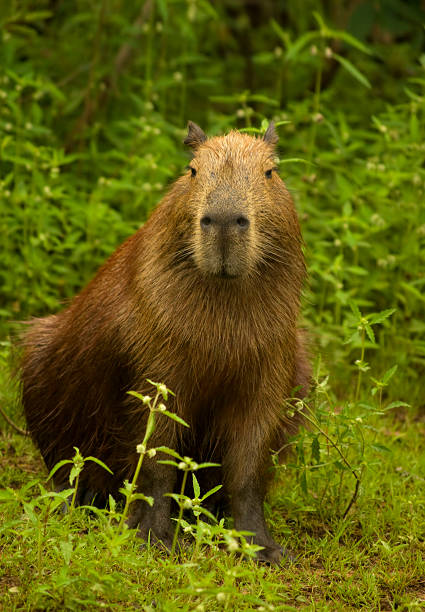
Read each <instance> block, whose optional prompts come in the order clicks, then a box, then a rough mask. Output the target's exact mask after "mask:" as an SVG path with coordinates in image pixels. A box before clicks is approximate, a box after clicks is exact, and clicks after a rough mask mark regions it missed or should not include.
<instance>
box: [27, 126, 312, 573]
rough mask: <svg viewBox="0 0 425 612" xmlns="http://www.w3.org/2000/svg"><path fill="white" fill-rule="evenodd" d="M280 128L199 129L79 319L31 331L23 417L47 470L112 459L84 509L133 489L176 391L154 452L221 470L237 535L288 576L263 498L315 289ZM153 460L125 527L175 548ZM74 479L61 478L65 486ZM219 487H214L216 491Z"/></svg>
mask: <svg viewBox="0 0 425 612" xmlns="http://www.w3.org/2000/svg"><path fill="white" fill-rule="evenodd" d="M276 140H277V137H276V134H275V131H274V127H273V125H271V126H270V127H269V129H268V130H267V132H266V134H265V136H264V138H255V137H252V136H248V135H244V134H240V133H237V132H231V133H229V134H228V135H226V136H221V137H215V138H211V139H207V138H206V136H205V135H204V133H203V132H202V130H201V129H200V128H199V127H198V126H196V125H195V124H193V123H189V133H188V137H187V139H186V141H185V142H186V144H189V145H190V146H191V147H192V148H193V150H194V156H193V159H192V161H191V163H190V166H189V168H188V171H187V172H186V173H185V174H184V175H183V176H182V177H181V178H179V179H178V180H177V181H176V183H175V184H174V185H173V186H172V188H171V189H170V191H169V192H168V194H167V195H166V196H165V197H164V199H163V200H162V201H161V202H160V203H159V204H158V206H157V208H156V209H155V211H154V212H153V213H152V215H151V216H150V218H149V220H148V221H147V223H146V224H145V225H144V227H143V228H142V229H140V230H139V231H138V232H137V233H136V234H134V235H133V236H132V237H131V238H129V239H128V240H127V241H126V242H125V243H124V244H122V245H121V246H120V247H119V248H118V249H117V251H116V252H115V253H114V254H113V255H112V256H111V257H110V258H109V259H108V261H107V262H106V263H105V264H104V265H103V266H102V268H100V270H99V271H98V273H97V274H96V276H95V278H94V279H93V280H92V281H91V282H90V283H89V285H88V286H87V287H86V288H85V289H84V290H83V291H82V292H81V293H80V294H79V295H78V296H76V297H75V298H74V300H73V301H72V302H71V304H70V306H69V307H68V308H66V309H65V310H63V311H62V312H60V313H59V314H56V315H52V316H50V317H47V318H45V319H36V320H34V321H33V322H32V323H31V324H30V329H29V331H28V332H27V333H26V336H25V338H24V346H25V352H24V359H23V365H22V383H23V404H24V409H25V414H26V418H27V422H28V427H29V430H30V431H31V434H32V436H33V439H34V440H35V442H36V443H37V445H38V447H39V448H40V451H41V453H42V455H43V457H44V460H45V462H46V465H47V467H48V468H49V469H51V468H52V467H53V466H54V465H55V463H57V462H58V461H59V460H61V459H69V458H71V457H72V456H73V454H74V450H73V447H78V448H79V449H80V451H81V453H82V454H83V455H85V456H87V455H92V456H95V457H97V458H99V459H101V460H102V461H104V462H105V463H106V464H107V465H108V466H109V468H110V469H111V470H112V471H113V476H111V475H110V474H109V473H108V472H106V471H105V470H102V469H101V468H100V467H98V466H96V465H95V464H87V467H85V468H84V470H83V472H82V475H81V483H80V488H79V501H80V503H83V502H85V501H91V500H92V498H93V497H94V496H97V499H98V500H100V501H102V500H103V499H105V498H106V496H107V495H108V494H109V493H112V494H115V493H116V492H117V490H118V487H119V486H121V485H122V481H123V480H124V479H125V478H130V477H131V476H132V474H133V471H134V466H135V463H136V461H137V454H136V446H137V444H138V443H140V442H141V441H142V439H143V436H144V431H145V426H146V419H147V414H146V410H147V409H146V407H145V406H144V405H143V403H142V402H140V401H139V400H136V399H135V398H134V397H132V396H130V395H128V393H127V391H130V390H137V391H140V392H142V393H145V394H146V393H149V391H150V388H149V383H148V382H147V379H151V380H155V381H158V382H164V383H165V384H166V385H167V386H168V387H169V388H170V389H172V390H173V391H174V392H175V397H173V398H172V399H171V400H170V402H171V403H170V402H169V408H170V409H171V410H173V411H175V412H176V413H177V414H179V415H180V416H182V417H183V418H184V419H185V420H186V421H187V422H188V423H189V424H190V429H189V430H187V431H186V430H185V431H182V429H183V428H181V427H179V426H178V425H176V423H175V422H174V421H171V420H170V419H167V417H163V418H162V419H160V422H158V427H157V429H156V431H155V433H154V436H153V438H152V439H151V444H152V446H159V445H166V446H168V447H172V448H175V449H176V450H177V451H179V452H180V453H181V454H183V455H190V456H193V457H194V458H195V459H196V460H200V461H214V462H218V463H220V464H221V469H220V470H218V469H217V470H216V473H214V471H211V473H210V474H209V476H208V479H209V480H210V483H208V485H206V486H212V484H218V483H219V482H222V483H223V484H224V491H225V494H226V496H227V497H228V498H229V499H230V504H231V509H232V514H233V517H234V519H235V526H236V528H237V529H240V530H247V531H252V532H254V533H255V534H256V537H255V541H256V542H257V543H258V544H260V545H261V546H263V547H264V550H263V551H261V552H260V553H259V558H260V559H263V560H266V561H268V562H278V561H279V559H280V557H281V548H280V547H279V546H278V545H277V544H276V543H275V542H274V541H273V540H272V538H271V536H270V535H269V533H268V530H267V527H266V525H265V522H264V516H263V508H262V504H263V500H264V496H265V492H266V483H267V481H268V476H267V474H268V472H269V469H268V468H269V456H270V449H275V450H277V449H278V448H280V447H281V446H282V445H283V443H284V440H285V438H286V437H287V435H288V434H289V433H291V432H292V431H294V429H296V423H295V422H291V421H290V420H288V419H287V418H286V417H285V410H284V402H285V400H286V399H287V398H289V397H290V396H291V391H292V389H293V388H294V387H297V388H298V391H297V393H298V395H300V394H303V393H305V392H306V390H307V386H308V376H309V366H308V362H307V359H306V357H305V349H304V346H303V340H302V335H301V334H300V333H299V332H298V331H297V327H296V322H297V317H298V312H299V303H300V295H301V290H302V284H303V280H304V276H305V267H304V260H303V255H302V248H301V246H302V243H301V235H300V230H299V225H298V220H297V216H296V212H295V209H294V206H293V203H292V200H291V197H290V195H289V193H288V191H287V189H286V188H285V185H284V183H283V182H282V180H281V179H280V177H279V176H278V174H277V171H276V168H275V161H274V156H275V152H274V145H275V142H276ZM157 458H158V456H157V457H155V458H151V459H146V461H145V463H144V464H143V471H142V474H141V490H142V491H143V493H144V494H145V495H152V496H153V497H154V499H155V503H154V506H153V507H152V508H150V507H149V506H148V505H147V504H146V503H145V502H142V501H139V502H135V503H134V504H133V508H132V515H131V518H130V525H131V526H136V525H140V533H141V535H142V536H143V537H147V536H148V534H149V532H151V537H152V538H153V539H154V540H159V541H161V542H163V543H164V544H165V545H166V546H167V545H169V543H170V540H171V534H172V529H173V526H172V522H171V521H170V512H171V508H170V503H171V502H170V498H169V497H165V496H164V494H165V493H169V492H171V491H172V490H173V488H174V485H175V480H176V472H175V470H174V468H172V467H170V466H168V465H163V464H159V463H157V462H156V459H157ZM66 478H67V474H66V472H65V471H62V472H58V475H57V477H56V480H55V484H56V486H57V487H63V486H66V484H67V482H66ZM211 483H212V484H211Z"/></svg>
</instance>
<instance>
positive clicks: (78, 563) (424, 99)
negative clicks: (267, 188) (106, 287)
mask: <svg viewBox="0 0 425 612" xmlns="http://www.w3.org/2000/svg"><path fill="white" fill-rule="evenodd" d="M263 4H264V6H263ZM281 4H282V5H285V4H286V5H288V6H286V7H284V8H283V7H280V5H281ZM420 6H421V3H420V2H419V0H418V1H415V0H411V1H410V2H404V1H402V0H391V2H390V1H388V2H385V3H375V2H368V1H363V2H354V1H349V0H346V1H345V2H334V3H332V2H313V0H305V1H304V2H301V3H299V2H288V3H259V5H258V6H257V5H256V4H255V3H253V4H252V3H246V5H245V4H244V3H233V2H230V0H226V1H224V2H221V3H218V2H217V3H212V2H211V3H209V2H208V1H207V0H190V1H189V0H187V1H184V0H157V1H155V0H146V2H142V3H140V4H139V3H132V2H124V0H101V1H100V2H97V3H93V2H89V1H88V0H78V2H76V3H67V2H56V1H54V0H38V1H35V0H10V1H8V2H3V3H1V7H0V36H1V43H0V102H1V103H0V235H1V236H2V240H1V245H2V247H1V257H0V295H1V301H0V406H1V407H2V408H3V409H4V410H5V411H6V412H7V413H8V414H9V416H11V417H12V418H13V419H14V420H15V421H16V423H19V424H20V425H21V426H22V427H24V424H23V420H22V415H21V410H20V406H19V392H18V385H17V383H16V381H15V380H14V379H13V378H12V379H11V377H10V373H11V372H12V371H13V370H14V367H15V363H16V358H17V352H18V351H17V349H16V348H15V347H16V344H17V343H16V330H17V329H18V326H17V324H16V323H15V322H16V321H19V320H23V319H25V318H28V317H29V316H42V315H46V314H48V313H52V312H55V311H56V310H58V309H59V308H60V307H61V304H62V303H63V301H64V300H66V299H68V298H70V297H72V296H73V295H74V294H75V293H77V292H78V291H79V290H80V289H81V288H82V287H83V286H84V284H85V283H86V282H87V281H88V280H89V279H90V278H91V276H92V275H93V273H94V272H95V270H96V269H97V267H98V266H99V265H100V263H101V262H102V261H104V259H105V258H106V257H107V256H108V255H109V254H110V253H111V252H112V251H113V250H114V248H115V247H116V246H117V245H118V244H120V242H121V241H122V240H123V239H124V238H125V237H126V236H128V235H130V234H131V233H132V232H133V231H134V230H135V229H136V228H137V227H139V225H140V224H141V223H143V222H144V221H145V219H146V218H147V215H148V214H149V212H150V210H152V208H153V206H154V205H155V203H156V202H158V201H159V199H160V198H161V197H162V195H163V194H164V193H165V191H166V189H167V184H169V183H170V182H171V181H172V180H173V179H174V178H175V177H176V176H178V175H179V173H180V172H181V171H182V170H183V168H184V167H185V166H186V164H187V160H188V155H189V153H188V152H187V151H185V150H184V147H183V145H182V144H181V141H182V140H183V138H184V135H185V124H186V122H187V120H188V119H192V120H194V121H196V122H198V123H199V124H200V125H201V126H202V127H203V129H205V131H206V132H207V133H209V134H215V133H220V132H223V131H226V130H228V129H231V128H235V127H236V128H239V129H250V130H253V131H255V130H261V129H264V127H265V125H266V124H267V121H268V120H270V119H272V118H273V119H274V120H275V121H276V122H277V123H278V125H279V127H278V130H279V134H280V145H279V146H280V149H279V151H280V173H281V176H282V177H283V178H284V180H285V182H286V183H287V185H288V187H289V189H290V190H291V192H292V194H293V197H294V200H295V203H296V206H297V209H298V211H299V215H300V219H301V223H302V227H303V234H304V239H305V243H306V254H307V259H308V268H309V277H310V280H309V286H308V288H307V290H306V295H305V300H304V308H303V315H304V321H303V324H305V326H306V327H307V328H308V330H309V333H310V336H311V341H312V354H313V355H314V356H315V359H314V361H315V388H314V390H313V391H312V393H311V396H310V397H309V398H308V400H307V402H306V404H305V405H304V406H303V405H297V406H296V407H295V408H293V407H290V408H289V410H300V409H303V410H304V412H305V414H306V416H307V419H308V421H309V422H310V423H309V425H310V427H309V429H308V431H306V430H303V431H301V432H300V433H299V435H297V436H296V438H295V439H294V440H293V442H292V444H291V447H292V452H291V453H290V454H289V455H288V458H287V461H286V463H285V464H284V465H276V466H275V471H276V478H275V481H274V486H273V490H272V491H271V493H270V496H269V500H268V505H267V517H268V520H269V524H270V526H271V531H272V533H273V536H274V538H275V539H276V540H277V541H279V542H282V543H283V544H284V545H285V546H286V547H287V548H288V549H289V550H290V551H291V552H292V553H293V554H295V555H296V557H297V563H295V564H290V563H288V564H287V565H286V566H284V567H282V568H268V567H265V566H257V565H256V564H255V563H254V562H253V561H251V560H242V558H241V557H240V555H239V556H238V554H237V552H238V551H240V550H243V551H244V553H245V556H247V557H249V556H250V554H251V553H252V550H251V548H250V545H249V544H248V543H247V542H246V541H245V540H244V538H243V537H242V538H241V540H239V539H238V534H236V533H234V532H233V531H232V528H231V524H230V523H229V522H224V523H223V522H221V523H217V524H216V523H214V522H213V521H212V519H208V513H206V514H205V513H204V510H203V506H202V504H199V501H198V500H199V499H201V498H203V497H205V496H206V494H207V493H208V492H207V491H199V490H198V489H197V485H196V482H197V481H196V470H195V469H194V468H195V467H200V466H197V465H196V463H194V462H196V460H197V457H193V461H189V460H188V459H186V458H178V457H176V456H174V457H173V455H171V456H170V460H176V462H177V463H178V464H182V465H181V469H183V471H184V473H185V474H186V475H187V476H186V478H185V481H186V480H188V482H189V481H190V484H193V489H194V491H193V494H194V498H193V499H192V498H190V496H191V495H192V493H191V491H190V488H189V489H188V490H187V491H182V495H183V497H180V496H177V497H176V501H177V502H178V503H179V504H180V508H181V509H183V507H184V508H185V509H186V510H188V509H190V508H192V510H193V514H194V516H193V517H192V519H193V520H192V521H191V522H190V518H189V517H188V516H187V515H186V514H183V513H182V512H181V513H180V518H181V520H180V523H179V530H180V531H181V532H183V533H184V539H183V540H182V542H183V543H182V545H181V550H180V557H179V560H177V559H176V558H173V557H171V558H170V557H167V556H166V555H165V554H163V553H162V552H161V551H159V550H156V549H154V548H150V547H149V546H145V547H144V548H141V547H140V544H141V543H140V540H138V539H137V537H136V536H135V533H134V532H133V531H131V530H127V529H121V530H120V529H119V525H120V523H121V527H122V524H123V520H124V519H123V518H122V514H121V513H120V512H121V510H122V509H120V507H119V506H117V507H115V505H114V503H113V502H111V504H110V507H109V509H108V510H106V511H96V510H93V511H92V513H89V512H87V509H84V508H78V507H74V505H73V502H72V492H73V487H74V486H75V483H76V481H78V474H79V470H81V469H84V461H87V460H89V458H81V456H80V455H79V454H77V455H76V457H75V458H74V461H73V463H72V470H73V471H72V472H71V475H72V482H71V483H70V489H69V491H68V492H67V493H68V495H71V502H70V511H69V512H68V514H66V515H62V514H61V512H60V508H61V506H62V505H63V503H64V500H65V499H66V492H64V493H62V494H57V493H54V492H52V491H51V489H50V485H49V484H47V483H46V479H47V474H46V471H45V468H44V466H43V464H42V462H41V459H40V457H39V455H38V453H37V451H36V450H35V449H34V447H33V446H32V444H31V442H30V440H29V439H28V438H26V437H24V436H22V435H19V434H18V433H17V432H16V431H15V430H14V429H13V428H11V427H10V426H9V425H7V424H6V423H5V422H4V421H3V420H2V425H1V427H2V431H1V433H0V449H1V454H0V517H1V526H0V547H1V548H0V550H1V554H0V607H2V608H3V609H5V610H9V609H19V610H26V609H27V610H56V609H57V610H63V609H69V610H82V609H90V610H91V609H97V608H106V609H111V610H112V609H116V610H126V609H133V608H135V609H140V610H146V611H148V610H154V609H158V610H170V611H171V610H173V611H174V610H206V611H207V610H298V609H303V610H350V609H353V610H356V609H366V610H395V609H397V610H406V611H407V610H420V609H423V608H424V606H425V579H424V576H425V561H424V559H425V545H424V540H425V522H424V511H425V451H424V434H425V419H424V400H423V398H424V383H423V380H424V376H425V340H424V332H425V317H424V311H425V308H424V302H425V298H424V295H425V294H424V285H425V274H424V270H425V207H424V204H423V203H424V199H425V198H424V188H425V144H424V143H425V73H424V70H425V31H424V29H423V26H422V24H423V23H424V22H425V14H424V12H423V10H422V9H421V8H420ZM300 7H301V8H300ZM314 11H317V13H315V12H314ZM162 382H164V383H165V384H166V383H167V381H162ZM0 418H1V417H0ZM161 418H171V417H161ZM147 441H148V440H147V439H146V441H145V443H146V442H147ZM140 442H141V443H142V442H143V441H142V440H141V441H140ZM139 450H142V451H143V452H141V454H140V457H141V460H142V457H143V453H145V452H149V451H150V450H152V449H149V446H147V447H146V445H145V446H144V448H143V449H139ZM172 450H173V449H170V452H172ZM91 459H93V458H91ZM94 459H95V458H94ZM193 475H194V476H195V478H193ZM124 489H125V493H124V494H125V495H127V499H129V498H130V497H129V496H132V495H141V494H143V490H141V491H136V492H134V490H133V489H132V487H131V484H130V485H128V486H125V487H124ZM170 493H171V492H170ZM184 496H186V498H185V497H184ZM187 496H189V497H187ZM148 501H149V500H148ZM126 511H127V509H124V512H126ZM206 512H207V511H206ZM209 520H210V521H211V522H208V521H209ZM175 544H176V548H179V546H178V544H177V542H176V543H175ZM226 549H227V550H226ZM229 551H233V553H232V552H229Z"/></svg>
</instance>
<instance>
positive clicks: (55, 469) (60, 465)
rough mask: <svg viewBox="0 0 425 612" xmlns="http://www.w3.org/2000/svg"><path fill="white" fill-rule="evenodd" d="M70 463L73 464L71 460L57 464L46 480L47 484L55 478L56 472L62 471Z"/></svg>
mask: <svg viewBox="0 0 425 612" xmlns="http://www.w3.org/2000/svg"><path fill="white" fill-rule="evenodd" d="M68 463H73V461H72V460H71V459H62V461H59V463H57V464H56V465H55V466H54V467H53V468H52V469H51V470H50V472H49V475H48V477H47V479H46V482H48V481H49V480H50V479H51V478H52V476H54V475H55V474H56V472H57V471H58V470H60V469H61V467H63V466H64V465H67V464H68Z"/></svg>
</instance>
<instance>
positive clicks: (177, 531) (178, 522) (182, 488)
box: [171, 470, 189, 556]
mask: <svg viewBox="0 0 425 612" xmlns="http://www.w3.org/2000/svg"><path fill="white" fill-rule="evenodd" d="M188 473H189V471H188V470H185V472H184V474H183V480H182V486H181V488H180V504H179V516H178V518H177V525H176V528H175V530H174V535H173V542H172V544H171V556H174V554H175V552H176V546H177V538H178V537H179V532H180V523H181V520H182V518H183V502H182V499H183V495H184V491H185V488H186V481H187V475H188Z"/></svg>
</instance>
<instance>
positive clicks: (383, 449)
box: [370, 444, 391, 454]
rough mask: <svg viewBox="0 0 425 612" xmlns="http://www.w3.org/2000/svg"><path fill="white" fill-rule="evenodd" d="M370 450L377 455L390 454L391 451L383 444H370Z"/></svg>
mask: <svg viewBox="0 0 425 612" xmlns="http://www.w3.org/2000/svg"><path fill="white" fill-rule="evenodd" d="M370 446H371V448H373V450H375V451H377V452H378V453H381V454H382V453H391V450H390V449H389V448H388V447H387V446H384V445H383V444H371V445H370Z"/></svg>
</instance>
